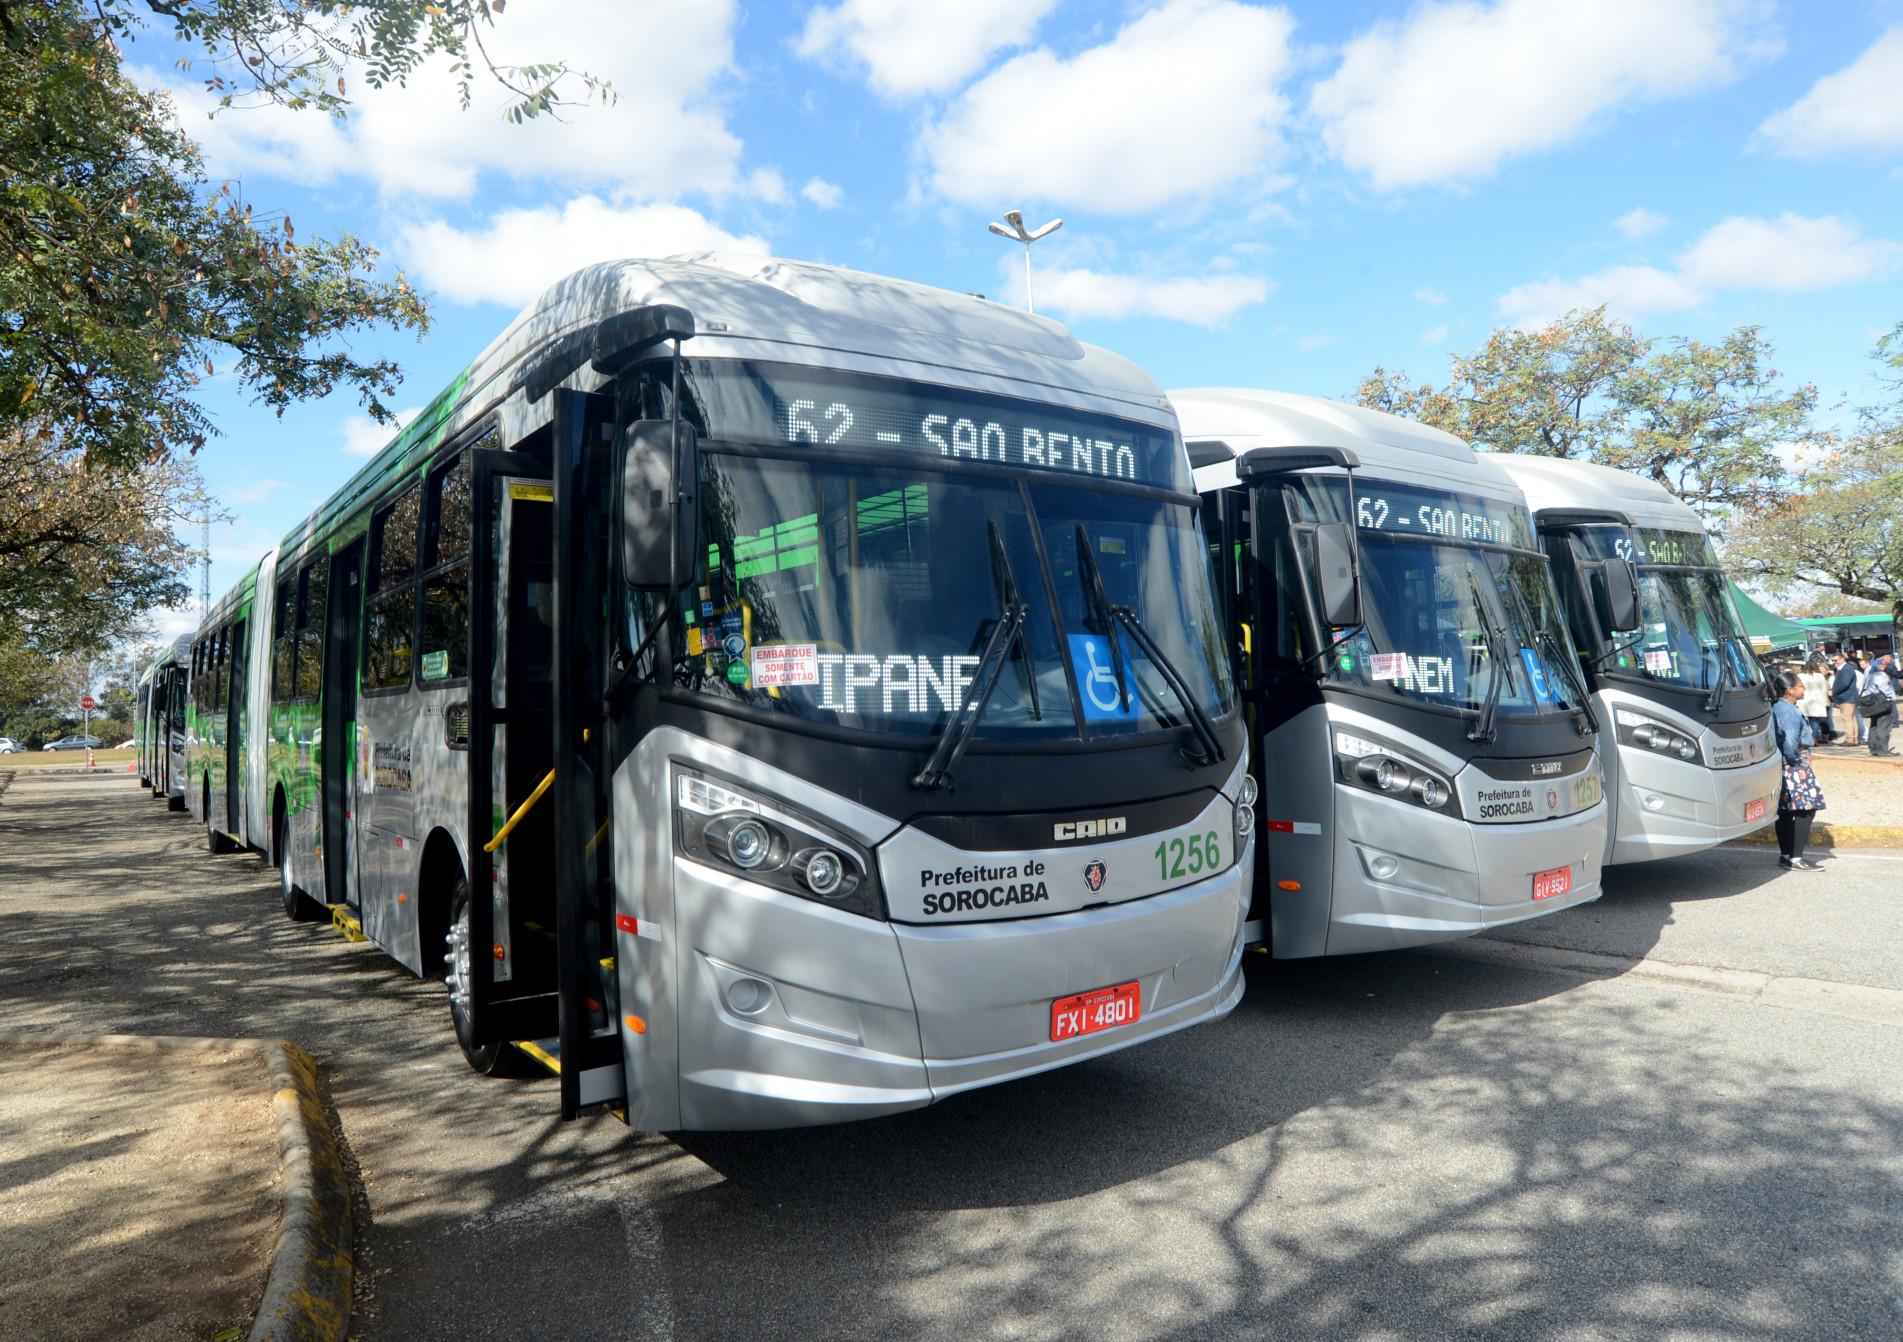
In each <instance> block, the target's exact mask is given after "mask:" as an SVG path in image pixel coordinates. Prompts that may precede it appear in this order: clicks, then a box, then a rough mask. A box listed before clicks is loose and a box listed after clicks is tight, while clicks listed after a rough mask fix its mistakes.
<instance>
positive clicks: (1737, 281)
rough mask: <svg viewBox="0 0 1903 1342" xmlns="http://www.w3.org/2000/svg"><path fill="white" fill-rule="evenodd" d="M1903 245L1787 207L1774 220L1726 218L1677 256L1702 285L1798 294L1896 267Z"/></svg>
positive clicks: (1716, 287) (1705, 286) (1883, 272)
mask: <svg viewBox="0 0 1903 1342" xmlns="http://www.w3.org/2000/svg"><path fill="white" fill-rule="evenodd" d="M1900 254H1903V247H1899V246H1897V244H1896V243H1894V242H1887V241H1884V240H1882V239H1880V238H1866V237H1864V236H1863V234H1862V232H1861V231H1860V230H1859V229H1858V228H1857V227H1856V225H1854V224H1847V223H1845V222H1844V221H1843V220H1841V219H1838V218H1837V217H1836V216H1834V215H1828V214H1827V215H1825V216H1824V217H1823V218H1821V219H1806V218H1804V217H1803V216H1802V215H1797V214H1792V213H1790V212H1789V211H1786V212H1785V213H1783V214H1781V215H1779V216H1778V217H1777V219H1776V220H1775V221H1773V220H1769V219H1744V218H1736V219H1727V220H1725V221H1724V222H1723V223H1721V224H1719V225H1718V226H1717V227H1715V228H1713V229H1712V230H1711V231H1710V232H1708V233H1706V234H1705V236H1704V237H1702V238H1700V239H1699V240H1698V242H1697V245H1695V246H1694V247H1693V248H1692V249H1691V250H1690V251H1689V252H1687V253H1685V255H1683V256H1681V257H1679V258H1678V264H1679V268H1680V269H1681V270H1683V271H1684V272H1685V274H1686V276H1687V277H1688V278H1689V279H1691V281H1692V282H1693V283H1694V284H1697V285H1699V286H1701V287H1703V288H1706V289H1771V290H1774V291H1775V292H1777V293H1781V294H1801V293H1806V292H1808V291H1810V290H1812V289H1829V288H1832V287H1834V286H1835V285H1839V284H1848V283H1850V282H1851V281H1853V280H1861V279H1867V278H1869V277H1871V276H1875V275H1883V274H1887V273H1889V272H1890V271H1891V270H1893V269H1895V267H1896V263H1897V258H1898V256H1899V255H1900Z"/></svg>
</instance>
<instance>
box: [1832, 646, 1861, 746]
mask: <svg viewBox="0 0 1903 1342" xmlns="http://www.w3.org/2000/svg"><path fill="white" fill-rule="evenodd" d="M1830 664H1831V666H1832V667H1834V668H1835V670H1834V671H1833V672H1832V674H1831V678H1830V706H1831V708H1832V709H1833V710H1834V711H1835V712H1836V714H1837V731H1838V733H1839V734H1840V735H1841V736H1842V737H1843V742H1844V744H1845V745H1847V746H1860V745H1862V744H1863V731H1862V728H1861V725H1860V719H1859V718H1858V717H1857V681H1858V680H1859V678H1860V677H1859V676H1858V675H1857V667H1856V663H1854V662H1852V661H1851V660H1850V658H1849V657H1848V656H1847V655H1845V653H1844V650H1843V649H1842V648H1839V649H1837V651H1836V652H1834V653H1832V654H1831V657H1830Z"/></svg>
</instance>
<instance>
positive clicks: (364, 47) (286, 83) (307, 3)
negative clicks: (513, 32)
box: [0, 0, 615, 123]
mask: <svg viewBox="0 0 1903 1342" xmlns="http://www.w3.org/2000/svg"><path fill="white" fill-rule="evenodd" d="M504 7H505V6H504V0H99V4H98V9H97V11H96V12H97V14H98V15H99V18H100V20H101V22H102V23H103V24H104V25H105V26H106V27H107V28H108V29H109V30H111V31H113V32H115V33H119V34H124V33H126V32H127V31H130V30H132V29H134V28H138V27H141V26H144V25H145V24H146V23H148V22H156V23H158V24H160V25H165V24H169V25H171V27H172V28H173V30H174V32H175V33H176V34H177V36H178V37H179V38H180V39H181V40H183V41H186V42H189V43H191V44H193V45H194V46H196V47H197V48H198V49H199V50H200V51H202V52H203V53H204V59H205V61H206V64H207V66H208V68H209V74H208V75H207V77H206V79H205V87H206V88H208V89H209V90H211V91H212V92H213V93H216V94H218V95H219V102H220V105H221V106H223V107H232V106H234V105H236V104H239V103H243V102H246V101H270V102H277V103H282V104H283V105H285V106H287V107H291V108H296V109H304V108H315V109H318V110H320V111H324V112H328V113H330V114H332V115H333V116H339V117H341V116H344V115H347V113H348V109H349V106H350V100H349V97H348V89H349V84H348V79H349V75H350V73H351V72H352V71H356V72H360V73H361V74H362V76H363V79H364V82H365V83H367V84H369V85H370V86H371V87H372V88H383V87H385V86H387V85H390V84H396V85H402V84H404V83H407V82H408V80H409V77H410V76H411V75H413V74H415V73H416V71H417V70H418V69H420V68H421V67H422V66H423V65H424V64H426V63H427V62H429V61H431V60H433V59H435V58H437V57H442V58H445V59H447V60H448V62H449V66H450V70H451V72H452V73H453V74H454V75H455V76H456V80H457V89H458V93H459V94H460V96H461V99H462V104H463V106H464V107H465V108H467V107H468V106H469V100H470V90H471V87H472V85H473V84H474V82H475V81H476V79H477V78H478V77H486V78H488V79H490V80H493V81H494V82H496V83H498V84H500V85H501V86H502V87H503V88H504V89H506V90H507V91H508V92H509V93H510V94H511V95H512V96H513V97H514V98H515V102H514V103H513V104H512V105H511V106H510V107H509V109H508V111H507V114H506V115H507V117H508V119H509V120H510V121H513V122H518V123H519V122H523V121H527V120H530V119H532V118H534V117H538V116H542V115H544V114H548V113H552V112H554V111H555V110H556V109H557V108H560V107H564V106H568V105H571V104H574V103H577V102H587V101H590V100H599V101H601V102H602V103H604V104H606V103H612V102H613V101H614V100H615V93H614V88H613V86H612V85H610V84H609V83H608V82H607V81H606V80H602V79H597V78H595V77H594V76H593V75H591V74H588V73H587V72H586V71H582V70H575V69H572V68H570V66H569V65H568V63H567V62H565V61H552V62H550V61H543V62H535V63H532V64H526V65H510V64H506V63H499V62H497V61H495V60H493V59H492V58H491V57H490V55H489V50H488V47H487V45H486V44H485V42H484V40H483V34H484V33H485V32H486V31H488V30H489V29H491V28H493V27H494V25H495V21H496V19H497V17H498V16H499V15H501V14H502V12H503V9H504ZM3 8H4V4H0V9H3ZM478 67H480V70H481V72H482V73H481V76H479V74H478ZM577 86H579V89H580V93H581V96H580V97H579V98H572V97H569V96H568V95H567V93H566V92H565V90H566V89H569V88H574V87H577Z"/></svg>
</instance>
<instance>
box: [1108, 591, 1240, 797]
mask: <svg viewBox="0 0 1903 1342" xmlns="http://www.w3.org/2000/svg"><path fill="white" fill-rule="evenodd" d="M1110 613H1111V615H1112V616H1114V617H1115V618H1116V619H1117V620H1118V621H1119V622H1120V623H1121V624H1122V625H1123V627H1124V628H1125V629H1127V630H1129V631H1130V637H1131V639H1132V640H1134V641H1135V643H1136V645H1137V647H1138V649H1140V650H1141V651H1142V653H1143V655H1144V656H1145V657H1148V658H1149V659H1150V664H1151V665H1152V666H1154V667H1156V669H1157V670H1158V671H1161V672H1162V673H1163V679H1164V680H1166V681H1168V682H1169V686H1170V688H1171V689H1172V690H1174V691H1175V692H1176V697H1177V698H1178V699H1181V700H1182V701H1183V707H1184V708H1185V709H1186V710H1188V712H1189V725H1190V726H1191V727H1192V728H1193V729H1194V730H1195V732H1196V739H1197V741H1198V742H1199V743H1200V744H1201V745H1202V748H1203V753H1202V758H1200V759H1198V758H1196V757H1195V756H1193V755H1191V754H1190V753H1189V752H1188V751H1187V750H1185V751H1184V752H1183V756H1184V758H1185V759H1188V760H1189V761H1190V762H1191V763H1192V764H1195V765H1198V766H1203V765H1209V764H1219V763H1221V762H1222V761H1223V760H1225V759H1227V758H1228V754H1227V753H1226V752H1225V751H1224V750H1223V748H1222V742H1221V741H1220V740H1219V739H1218V738H1217V736H1216V724H1215V723H1214V722H1212V721H1210V718H1209V714H1208V713H1207V712H1205V711H1204V709H1203V706H1202V705H1201V704H1200V703H1198V702H1196V696H1195V695H1193V694H1191V693H1190V692H1189V682H1188V681H1186V680H1184V679H1183V673H1182V672H1181V671H1178V670H1177V669H1176V664H1175V663H1174V662H1172V661H1171V660H1170V659H1169V658H1168V657H1166V656H1165V655H1164V654H1163V649H1161V648H1159V647H1158V646H1157V645H1156V640H1155V639H1153V638H1151V637H1150V631H1149V630H1148V629H1145V628H1144V627H1143V621H1141V620H1139V619H1138V618H1137V613H1136V612H1135V611H1133V610H1131V609H1130V608H1129V607H1128V606H1112V607H1111V608H1110Z"/></svg>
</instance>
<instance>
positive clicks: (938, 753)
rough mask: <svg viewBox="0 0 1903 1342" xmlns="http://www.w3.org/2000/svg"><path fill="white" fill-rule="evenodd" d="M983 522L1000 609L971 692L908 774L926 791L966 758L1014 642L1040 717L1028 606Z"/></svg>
mask: <svg viewBox="0 0 1903 1342" xmlns="http://www.w3.org/2000/svg"><path fill="white" fill-rule="evenodd" d="M985 525H986V527H987V529H988V530H989V531H990V535H991V575H992V578H993V579H994V580H995V581H996V583H997V585H998V605H999V608H1000V609H1001V610H1002V612H1003V614H1002V615H1001V616H1000V617H999V619H998V622H997V623H996V624H994V625H992V626H991V637H990V638H988V639H986V640H985V650H984V655H983V656H982V657H980V658H979V659H978V669H977V671H976V672H975V673H973V675H972V678H971V692H970V693H969V694H967V695H966V696H965V697H964V698H963V699H962V700H960V701H959V704H958V709H957V711H956V712H954V713H953V714H952V716H951V720H950V721H949V722H947V723H946V724H945V730H944V732H943V733H942V734H941V735H940V736H939V738H938V745H937V746H936V747H934V748H933V750H932V755H931V758H930V759H928V760H926V761H925V767H924V768H923V769H921V770H919V772H918V774H917V776H916V777H914V778H913V779H912V786H913V787H915V788H922V789H924V790H925V791H927V792H931V791H935V790H937V789H938V788H941V787H944V786H945V785H946V784H947V783H949V782H951V776H952V770H953V769H956V768H957V767H958V761H959V760H961V759H963V758H964V755H965V747H966V746H968V745H970V744H971V738H972V737H973V736H975V735H976V734H977V731H978V723H979V722H980V721H981V720H982V719H983V718H984V715H985V710H986V709H987V708H989V707H990V706H991V696H992V694H993V692H995V691H996V690H997V688H998V679H999V677H1000V676H1001V675H1002V674H1003V673H1004V662H1005V658H1006V657H1008V656H1009V655H1010V653H1011V650H1012V648H1013V647H1016V648H1018V649H1019V650H1020V652H1021V654H1022V655H1023V657H1024V662H1025V669H1026V671H1027V672H1028V673H1029V675H1028V680H1029V690H1030V692H1029V695H1028V697H1029V699H1030V701H1031V715H1032V716H1033V717H1034V718H1041V717H1043V716H1044V715H1043V712H1042V710H1041V709H1040V707H1039V705H1038V698H1037V667H1036V665H1035V664H1034V663H1033V662H1032V661H1031V650H1030V646H1029V639H1028V637H1027V636H1026V632H1025V621H1026V619H1027V617H1028V616H1029V615H1030V613H1031V608H1030V607H1029V606H1028V605H1026V604H1025V603H1024V602H1023V601H1021V600H1019V599H1018V583H1017V576H1016V575H1015V574H1014V573H1012V571H1011V559H1010V556H1009V555H1007V554H1006V553H1005V549H1004V537H1003V536H1002V535H1001V534H1000V533H999V531H998V524H997V523H996V522H995V521H989V522H986V524H985Z"/></svg>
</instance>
